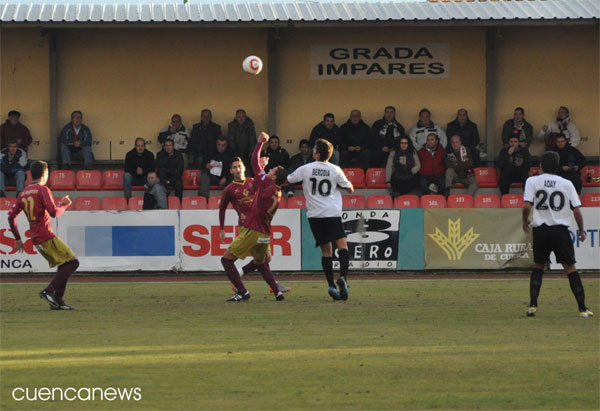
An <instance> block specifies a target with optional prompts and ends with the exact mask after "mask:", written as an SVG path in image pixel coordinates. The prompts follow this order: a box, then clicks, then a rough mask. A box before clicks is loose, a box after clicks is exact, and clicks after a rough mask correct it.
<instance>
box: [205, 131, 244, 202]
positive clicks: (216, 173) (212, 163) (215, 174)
mask: <svg viewBox="0 0 600 411" xmlns="http://www.w3.org/2000/svg"><path fill="white" fill-rule="evenodd" d="M227 145H228V144H227V139H226V138H225V137H222V136H221V137H219V138H218V139H217V142H216V143H215V146H214V147H213V148H212V150H210V151H209V152H208V155H207V156H206V160H205V164H204V167H202V176H201V177H200V191H198V195H200V196H204V197H206V199H207V200H208V196H209V195H210V186H211V185H213V186H219V187H225V186H226V185H227V184H229V183H230V182H231V181H230V180H231V173H230V169H231V161H232V160H233V157H236V155H235V152H234V151H233V150H232V149H231V148H229V147H228V146H227Z"/></svg>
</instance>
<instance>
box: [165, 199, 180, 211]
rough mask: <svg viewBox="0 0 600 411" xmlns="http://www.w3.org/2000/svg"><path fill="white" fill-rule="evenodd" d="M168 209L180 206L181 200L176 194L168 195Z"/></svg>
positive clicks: (175, 208)
mask: <svg viewBox="0 0 600 411" xmlns="http://www.w3.org/2000/svg"><path fill="white" fill-rule="evenodd" d="M168 200H169V210H179V209H180V208H181V201H180V200H179V197H177V196H169V198H168Z"/></svg>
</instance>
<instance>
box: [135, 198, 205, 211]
mask: <svg viewBox="0 0 600 411" xmlns="http://www.w3.org/2000/svg"><path fill="white" fill-rule="evenodd" d="M203 198H204V197H203ZM143 208H144V197H142V196H135V197H131V198H130V199H129V204H128V205H127V209H128V210H142V209H143Z"/></svg>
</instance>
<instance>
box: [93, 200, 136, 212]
mask: <svg viewBox="0 0 600 411" xmlns="http://www.w3.org/2000/svg"><path fill="white" fill-rule="evenodd" d="M142 201H143V199H142ZM102 210H117V211H121V210H127V200H125V197H104V198H103V199H102Z"/></svg>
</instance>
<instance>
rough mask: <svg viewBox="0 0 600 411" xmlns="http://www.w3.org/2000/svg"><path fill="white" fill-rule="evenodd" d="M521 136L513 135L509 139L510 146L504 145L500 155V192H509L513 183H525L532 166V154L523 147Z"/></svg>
mask: <svg viewBox="0 0 600 411" xmlns="http://www.w3.org/2000/svg"><path fill="white" fill-rule="evenodd" d="M521 143H522V142H521V140H520V139H519V136H517V135H512V136H510V138H509V139H508V147H504V148H503V149H502V150H501V151H500V154H499V155H498V168H499V169H500V193H501V194H502V195H504V194H508V192H509V191H510V185H511V184H512V183H519V184H523V186H524V185H525V180H527V177H528V176H529V168H530V167H531V155H530V154H529V149H528V148H527V147H522V145H521Z"/></svg>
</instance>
